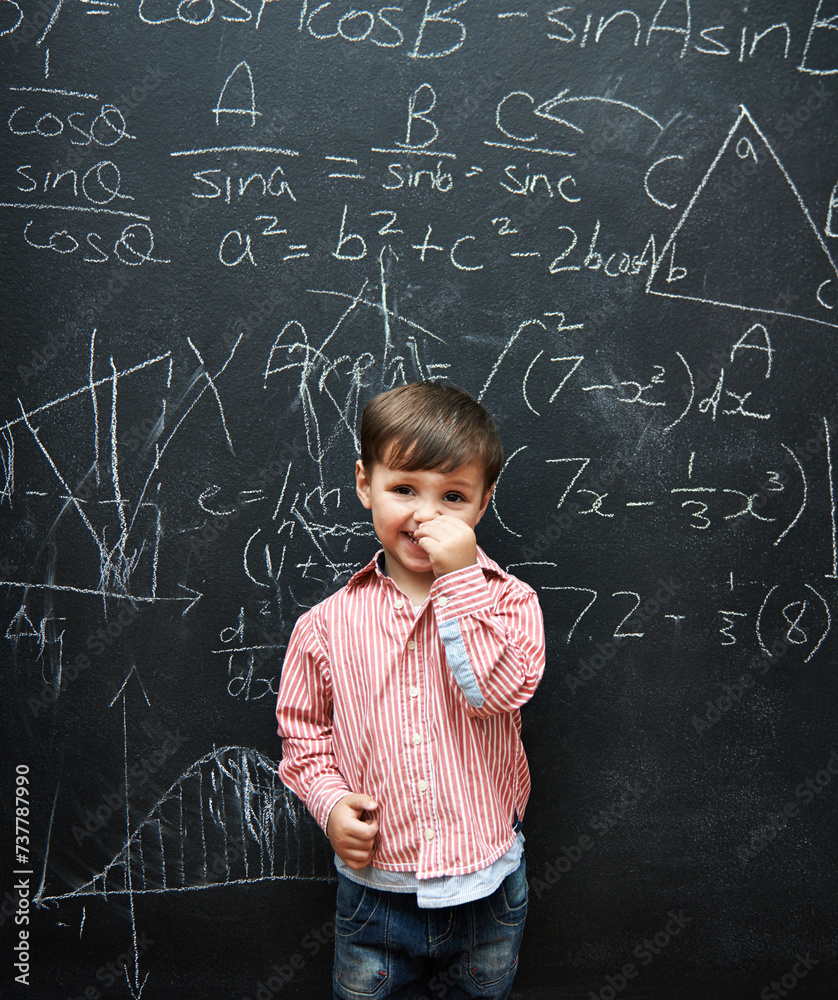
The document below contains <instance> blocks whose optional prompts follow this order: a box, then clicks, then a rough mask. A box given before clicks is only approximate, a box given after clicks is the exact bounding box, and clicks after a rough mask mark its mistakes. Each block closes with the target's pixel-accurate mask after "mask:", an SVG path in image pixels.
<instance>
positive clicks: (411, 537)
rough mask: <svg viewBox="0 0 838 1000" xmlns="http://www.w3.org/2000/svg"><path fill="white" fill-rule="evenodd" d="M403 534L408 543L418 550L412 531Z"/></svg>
mask: <svg viewBox="0 0 838 1000" xmlns="http://www.w3.org/2000/svg"><path fill="white" fill-rule="evenodd" d="M404 534H405V537H406V538H407V540H408V541H409V542H411V543H412V544H413V545H415V546H416V547H417V548H419V542H417V541H416V536H415V535H414V534H413V532H412V531H405V533H404Z"/></svg>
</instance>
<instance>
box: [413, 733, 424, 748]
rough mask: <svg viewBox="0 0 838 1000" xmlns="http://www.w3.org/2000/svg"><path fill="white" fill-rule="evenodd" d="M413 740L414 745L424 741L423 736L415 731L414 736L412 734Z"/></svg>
mask: <svg viewBox="0 0 838 1000" xmlns="http://www.w3.org/2000/svg"><path fill="white" fill-rule="evenodd" d="M411 740H412V741H413V745H414V746H416V747H418V746H419V744H420V743H421V742H422V737H421V736H420V735H419V733H414V734H413V736H411Z"/></svg>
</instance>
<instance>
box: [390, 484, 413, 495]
mask: <svg viewBox="0 0 838 1000" xmlns="http://www.w3.org/2000/svg"><path fill="white" fill-rule="evenodd" d="M393 492H394V493H398V494H399V496H403V497H409V496H410V494H411V493H412V490H411V489H410V487H409V486H396V487H394V489H393Z"/></svg>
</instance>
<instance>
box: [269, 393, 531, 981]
mask: <svg viewBox="0 0 838 1000" xmlns="http://www.w3.org/2000/svg"><path fill="white" fill-rule="evenodd" d="M502 463H503V451H502V449H501V444H500V440H499V439H498V435H497V430H496V428H495V425H494V422H493V420H492V418H491V416H490V415H489V414H488V412H487V411H486V410H485V409H484V408H483V407H482V406H481V405H480V404H479V403H477V402H476V401H475V400H474V399H472V398H471V396H469V395H468V393H466V392H464V391H462V390H461V389H457V388H456V387H453V386H448V385H444V384H442V383H437V382H420V383H415V384H412V385H405V386H400V387H399V388H397V389H392V390H391V391H390V392H385V393H383V394H382V395H380V396H376V397H375V398H374V399H372V400H371V401H370V402H369V403H368V404H367V406H366V408H365V409H364V412H363V415H362V418H361V458H360V460H359V461H358V462H357V463H356V466H355V483H356V490H357V493H358V496H359V498H360V500H361V503H362V504H363V505H364V507H366V508H367V510H370V511H371V512H372V520H373V526H374V528H375V533H376V535H377V536H378V539H379V541H380V542H381V545H382V549H381V550H380V551H379V552H378V553H377V555H376V556H375V558H374V559H373V560H372V562H370V563H369V564H368V565H367V566H365V567H364V568H363V569H362V570H360V571H359V572H357V573H356V574H355V575H354V576H353V577H352V578H351V579H350V581H349V582H348V583H347V585H346V586H345V587H344V588H343V589H342V590H340V591H338V592H337V593H336V594H333V595H332V596H331V597H329V598H327V599H326V600H325V601H323V602H322V603H321V604H318V605H316V606H315V607H314V608H312V609H311V610H310V611H308V612H306V613H305V614H304V615H303V616H302V617H301V618H300V619H299V621H298V622H297V625H296V627H295V629H294V632H293V635H292V637H291V641H290V643H289V645H288V651H287V654H286V657H285V665H284V667H283V673H282V681H281V683H280V688H279V698H278V702H277V712H276V714H277V720H278V722H279V734H280V736H282V737H283V738H284V739H283V758H282V762H281V763H280V765H279V773H280V777H281V778H282V780H283V781H284V782H285V783H286V784H287V785H288V786H289V787H290V788H291V789H293V791H294V792H295V793H296V794H297V795H298V796H299V797H300V798H301V799H302V800H303V801H304V802H305V804H306V806H307V807H308V809H309V811H310V812H311V813H312V815H313V816H314V818H315V820H316V821H317V822H318V823H319V824H320V826H321V827H323V829H324V830H325V832H326V835H327V836H328V838H329V840H330V842H331V844H332V847H333V848H334V850H335V864H336V867H337V869H338V897H337V918H336V936H335V965H334V976H333V986H334V996H335V997H336V998H341V1000H347V998H359V997H375V998H381V997H400V998H420V997H426V996H429V995H430V996H440V995H444V996H445V997H446V998H447V1000H453V998H454V997H484V998H486V997H492V998H495V1000H502V998H506V997H508V996H509V992H510V990H511V987H512V980H513V977H514V975H515V971H516V968H517V959H518V949H519V947H520V943H521V936H522V934H523V929H524V919H525V917H526V910H527V882H526V873H525V868H524V860H523V835H522V834H521V833H520V821H521V817H522V816H523V814H524V807H525V805H526V802H527V798H528V795H529V790H530V778H529V770H528V768H527V761H526V757H525V755H524V750H523V747H522V745H521V739H520V730H521V719H520V713H519V708H520V706H521V705H523V704H524V702H526V701H527V700H528V699H529V698H530V697H531V696H532V694H533V692H534V691H535V689H536V686H537V685H538V682H539V680H540V679H541V675H542V673H543V671H544V629H543V621H542V617H541V610H540V608H539V606H538V600H537V598H536V595H535V592H534V591H533V590H532V589H531V588H530V587H528V586H527V585H526V584H524V583H522V582H521V581H520V580H517V579H516V578H515V577H513V576H510V575H509V574H508V573H505V572H504V571H503V570H502V569H501V568H500V566H498V565H497V563H494V562H492V560H491V559H489V558H488V557H487V556H486V555H485V554H484V553H483V551H482V550H481V549H480V548H478V547H477V543H476V540H475V536H474V527H475V525H476V524H477V522H478V521H479V520H480V518H481V517H482V516H483V514H484V513H485V511H486V507H487V505H488V503H489V500H490V498H491V496H492V490H493V488H494V483H495V480H496V479H497V476H498V473H499V472H500V468H501V465H502Z"/></svg>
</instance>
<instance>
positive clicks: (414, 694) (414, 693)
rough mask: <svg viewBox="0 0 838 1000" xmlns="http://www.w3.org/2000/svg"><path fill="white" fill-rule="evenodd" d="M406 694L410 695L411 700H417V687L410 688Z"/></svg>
mask: <svg viewBox="0 0 838 1000" xmlns="http://www.w3.org/2000/svg"><path fill="white" fill-rule="evenodd" d="M408 693H409V694H410V697H411V698H418V697H419V688H418V687H411V688H409V689H408Z"/></svg>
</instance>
